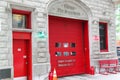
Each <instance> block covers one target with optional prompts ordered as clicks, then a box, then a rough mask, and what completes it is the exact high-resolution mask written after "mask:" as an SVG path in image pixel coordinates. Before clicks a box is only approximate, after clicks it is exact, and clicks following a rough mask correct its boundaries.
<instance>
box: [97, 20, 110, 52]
mask: <svg viewBox="0 0 120 80" xmlns="http://www.w3.org/2000/svg"><path fill="white" fill-rule="evenodd" d="M99 24H105V32H106V34H105V36H106V49H102V50H100V52H108V24H107V23H105V22H99Z"/></svg>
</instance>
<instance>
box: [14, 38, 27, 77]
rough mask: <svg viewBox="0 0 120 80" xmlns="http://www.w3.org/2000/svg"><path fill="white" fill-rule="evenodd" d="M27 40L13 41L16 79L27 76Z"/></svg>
mask: <svg viewBox="0 0 120 80" xmlns="http://www.w3.org/2000/svg"><path fill="white" fill-rule="evenodd" d="M26 47H27V46H26V41H25V40H13V55H14V77H22V76H27V71H28V70H27V66H28V58H27V56H28V54H27V51H26V50H27V49H26Z"/></svg>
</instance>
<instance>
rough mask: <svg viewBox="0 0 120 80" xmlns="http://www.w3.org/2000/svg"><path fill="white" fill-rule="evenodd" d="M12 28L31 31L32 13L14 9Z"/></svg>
mask: <svg viewBox="0 0 120 80" xmlns="http://www.w3.org/2000/svg"><path fill="white" fill-rule="evenodd" d="M12 27H13V28H19V29H21V28H23V29H31V12H29V11H22V10H16V9H13V10H12Z"/></svg>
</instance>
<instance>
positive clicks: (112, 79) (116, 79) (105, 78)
mask: <svg viewBox="0 0 120 80" xmlns="http://www.w3.org/2000/svg"><path fill="white" fill-rule="evenodd" d="M59 80H120V73H117V74H108V75H101V74H96V75H88V74H85V75H77V76H76V75H75V76H68V77H63V78H59Z"/></svg>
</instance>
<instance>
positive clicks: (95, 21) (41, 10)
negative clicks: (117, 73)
mask: <svg viewBox="0 0 120 80" xmlns="http://www.w3.org/2000/svg"><path fill="white" fill-rule="evenodd" d="M59 2H60V3H64V2H66V3H70V4H72V3H75V4H77V5H78V6H82V9H83V11H85V16H87V17H82V16H81V17H80V18H79V19H85V20H88V21H89V43H90V49H89V50H90V63H91V66H95V67H96V73H97V72H98V71H97V69H98V63H97V62H98V60H100V59H114V58H117V54H116V45H115V41H116V40H115V15H114V14H115V13H114V12H115V7H114V4H113V2H112V1H111V0H1V1H0V23H1V24H0V27H1V31H0V69H7V68H10V69H11V74H12V76H11V79H13V69H14V68H13V51H12V50H13V49H12V31H16V30H15V29H12V8H16V9H21V10H28V11H31V12H32V30H23V31H26V32H29V31H31V32H32V62H33V64H32V68H33V70H32V72H33V80H43V79H42V78H43V77H47V74H48V72H49V70H50V55H49V41H48V40H49V34H48V15H49V14H52V12H54V11H51V8H52V7H53V6H54V4H55V3H56V7H59V6H61V5H59V6H57V3H58V4H59ZM78 8H79V7H78ZM78 10H79V9H78ZM68 13H69V12H68ZM71 14H77V13H71ZM52 15H57V16H63V17H69V18H75V19H77V16H70V15H69V14H68V15H63V14H61V15H60V14H58V13H54V14H52ZM78 15H79V14H78ZM99 22H107V23H108V46H109V48H108V49H109V52H100V45H99V43H100V42H99V40H98V41H95V40H93V37H94V36H99ZM39 32H44V33H45V34H46V35H47V37H46V38H39V37H37V36H36V35H37V34H38V33H39ZM45 75H46V76H45ZM39 78H40V79H39Z"/></svg>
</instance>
